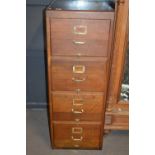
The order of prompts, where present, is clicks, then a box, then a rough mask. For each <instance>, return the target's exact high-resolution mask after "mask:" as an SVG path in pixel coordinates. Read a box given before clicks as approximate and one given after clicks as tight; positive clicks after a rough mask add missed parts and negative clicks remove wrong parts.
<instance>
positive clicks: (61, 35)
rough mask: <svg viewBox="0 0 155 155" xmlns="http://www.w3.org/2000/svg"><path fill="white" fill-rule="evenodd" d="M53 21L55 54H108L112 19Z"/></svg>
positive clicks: (53, 52)
mask: <svg viewBox="0 0 155 155" xmlns="http://www.w3.org/2000/svg"><path fill="white" fill-rule="evenodd" d="M51 21H52V23H51V38H52V54H53V55H79V54H80V55H88V56H107V52H108V42H109V34H110V33H109V29H110V20H86V19H52V20H51Z"/></svg>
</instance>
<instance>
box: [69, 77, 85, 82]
mask: <svg viewBox="0 0 155 155" xmlns="http://www.w3.org/2000/svg"><path fill="white" fill-rule="evenodd" d="M72 80H73V81H75V82H83V81H85V80H86V78H82V79H77V78H74V77H73V78H72Z"/></svg>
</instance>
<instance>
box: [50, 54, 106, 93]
mask: <svg viewBox="0 0 155 155" xmlns="http://www.w3.org/2000/svg"><path fill="white" fill-rule="evenodd" d="M106 67H107V59H106V58H94V57H90V58H82V57H79V58H78V57H64V58H62V57H53V59H52V67H51V68H52V69H51V74H52V86H51V87H52V90H54V91H65V90H66V91H72V90H73V91H75V90H77V89H80V90H82V91H99V92H103V91H105V88H106V82H107V71H106Z"/></svg>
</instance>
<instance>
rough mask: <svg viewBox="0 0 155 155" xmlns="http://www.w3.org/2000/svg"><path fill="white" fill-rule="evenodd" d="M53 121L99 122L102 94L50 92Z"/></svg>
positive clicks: (102, 103) (101, 115) (102, 106)
mask: <svg viewBox="0 0 155 155" xmlns="http://www.w3.org/2000/svg"><path fill="white" fill-rule="evenodd" d="M52 103H53V119H54V120H58V121H64V120H66V121H101V120H102V118H103V108H104V105H105V104H104V94H103V93H90V92H80V93H78V94H77V93H75V92H52Z"/></svg>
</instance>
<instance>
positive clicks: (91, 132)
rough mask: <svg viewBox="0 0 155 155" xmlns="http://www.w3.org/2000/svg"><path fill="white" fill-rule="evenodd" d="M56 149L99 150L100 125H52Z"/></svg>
mask: <svg viewBox="0 0 155 155" xmlns="http://www.w3.org/2000/svg"><path fill="white" fill-rule="evenodd" d="M53 126H54V145H55V147H57V148H99V145H100V134H101V131H100V130H101V125H100V124H74V123H68V124H67V123H54V124H53Z"/></svg>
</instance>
